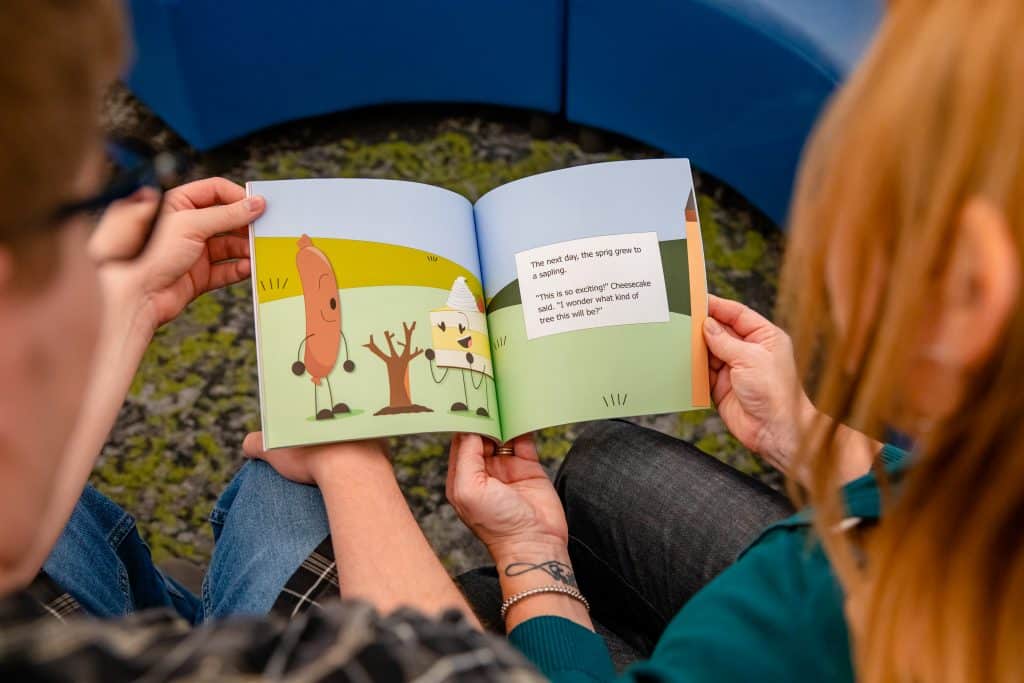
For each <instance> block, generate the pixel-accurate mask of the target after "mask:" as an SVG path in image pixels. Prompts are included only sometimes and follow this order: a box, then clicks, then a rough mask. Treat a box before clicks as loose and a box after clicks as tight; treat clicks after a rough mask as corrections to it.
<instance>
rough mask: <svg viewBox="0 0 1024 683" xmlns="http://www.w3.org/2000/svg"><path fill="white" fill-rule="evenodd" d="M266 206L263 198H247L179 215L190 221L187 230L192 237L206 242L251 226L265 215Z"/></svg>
mask: <svg viewBox="0 0 1024 683" xmlns="http://www.w3.org/2000/svg"><path fill="white" fill-rule="evenodd" d="M266 206H267V203H266V201H265V200H264V199H263V197H247V198H246V199H240V200H239V201H237V202H232V203H231V204H223V205H220V206H211V207H209V208H206V209H193V210H191V211H183V212H181V213H179V214H178V215H179V216H181V217H182V218H183V219H185V220H187V221H188V222H187V224H186V225H187V229H188V230H189V232H190V233H191V234H192V235H194V236H195V237H198V238H200V239H202V240H204V241H205V240H207V239H209V238H211V237H213V236H214V235H219V234H220V233H222V232H231V231H232V230H237V229H238V228H242V227H245V226H247V225H249V224H250V223H252V222H253V221H254V220H256V219H257V218H258V217H259V215H260V214H261V213H263V209H265V208H266ZM186 217H187V218H186ZM179 220H181V219H179Z"/></svg>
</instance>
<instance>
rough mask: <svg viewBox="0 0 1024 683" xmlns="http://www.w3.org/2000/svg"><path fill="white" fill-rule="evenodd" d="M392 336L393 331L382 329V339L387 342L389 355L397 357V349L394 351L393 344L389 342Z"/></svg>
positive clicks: (393, 334) (393, 335)
mask: <svg viewBox="0 0 1024 683" xmlns="http://www.w3.org/2000/svg"><path fill="white" fill-rule="evenodd" d="M394 338H395V333H394V332H388V331H387V330H384V341H386V342H387V343H388V348H389V349H391V357H392V358H398V351H395V345H394V344H392V343H391V340H392V339H394Z"/></svg>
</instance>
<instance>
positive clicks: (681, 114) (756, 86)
mask: <svg viewBox="0 0 1024 683" xmlns="http://www.w3.org/2000/svg"><path fill="white" fill-rule="evenodd" d="M568 2H569V24H568V46H567V77H566V104H565V106H566V115H567V116H568V118H569V119H570V120H571V121H574V122H577V123H582V124H586V125H590V126H594V127H597V128H602V129H605V130H610V131H614V132H616V133H621V134H624V135H628V136H630V137H632V138H635V139H638V140H640V141H642V142H645V143H648V144H651V145H653V146H655V147H658V148H660V149H663V150H664V151H666V152H668V153H670V154H678V155H685V156H688V157H689V158H690V159H691V160H692V161H693V162H694V164H695V165H697V166H698V167H700V168H702V169H704V170H706V171H708V172H710V173H712V174H714V175H716V176H717V177H719V178H720V179H722V180H724V181H725V182H727V183H729V184H730V185H732V186H733V187H735V188H736V189H737V190H738V191H739V192H740V193H742V194H743V195H744V196H746V197H747V198H748V199H750V200H751V201H752V202H753V203H754V204H756V205H757V206H758V207H760V208H761V209H762V210H763V211H764V212H765V213H766V214H767V215H768V216H769V217H771V218H772V219H773V220H775V221H776V222H777V223H779V224H780V225H781V224H783V223H784V220H785V214H786V210H787V207H788V204H789V199H790V194H791V190H792V182H793V176H794V173H795V170H796V166H797V162H798V159H799V155H800V151H801V149H802V147H803V143H804V141H805V140H806V138H807V134H808V132H809V131H810V128H811V126H812V124H813V122H814V120H815V119H816V117H817V115H818V114H819V112H820V109H821V106H822V104H823V103H824V102H825V100H826V99H827V98H828V96H829V95H830V94H831V93H832V91H833V89H834V88H835V86H836V84H837V83H838V82H839V81H841V80H842V79H843V77H844V76H845V75H846V74H847V73H848V72H849V71H850V69H851V68H852V67H853V65H854V64H855V63H856V62H857V60H858V58H859V57H860V55H861V53H862V51H863V49H864V47H865V46H866V44H867V43H868V41H869V40H870V37H871V35H872V33H873V31H874V29H875V26H876V24H877V22H878V21H879V19H880V17H881V14H882V9H883V7H882V4H883V3H882V0H632V1H631V2H628V3H624V2H621V1H620V0H568Z"/></svg>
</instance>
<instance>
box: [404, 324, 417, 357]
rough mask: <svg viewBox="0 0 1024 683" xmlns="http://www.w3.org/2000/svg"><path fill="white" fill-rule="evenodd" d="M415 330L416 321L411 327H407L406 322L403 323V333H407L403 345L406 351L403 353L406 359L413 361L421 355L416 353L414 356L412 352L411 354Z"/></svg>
mask: <svg viewBox="0 0 1024 683" xmlns="http://www.w3.org/2000/svg"><path fill="white" fill-rule="evenodd" d="M415 329H416V321H415V320H413V321H412V325H411V326H410V325H407V324H406V323H404V322H403V323H402V332H404V333H405V342H404V343H403V344H402V346H403V347H405V350H404V351H403V353H404V354H405V357H406V358H408V359H409V360H412V359H413V358H415V357H416V356H417V355H419V354H418V353H414V354H412V355H410V352H409V349H410V345H411V344H412V332H413V330H415Z"/></svg>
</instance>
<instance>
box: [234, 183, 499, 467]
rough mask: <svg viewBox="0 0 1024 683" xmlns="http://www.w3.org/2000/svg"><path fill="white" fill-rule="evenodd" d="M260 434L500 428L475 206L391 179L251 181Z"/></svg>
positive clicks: (335, 437) (292, 438)
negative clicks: (263, 203) (257, 212)
mask: <svg viewBox="0 0 1024 683" xmlns="http://www.w3.org/2000/svg"><path fill="white" fill-rule="evenodd" d="M247 190H248V192H249V193H250V194H259V195H263V196H264V197H266V200H267V210H266V212H265V213H264V214H263V216H261V217H260V218H259V220H257V221H256V222H255V223H254V224H253V226H252V230H251V240H252V260H253V269H252V272H253V275H252V284H253V299H254V307H255V310H256V342H257V343H256V346H257V353H258V356H259V359H258V360H259V367H260V407H261V417H262V422H263V436H264V441H265V446H266V447H267V448H277V447H281V446H290V445H299V444H311V443H323V442H330V441H343V440H351V439H361V438H368V437H380V436H392V435H398V434H411V433H422V432H442V431H464V432H476V433H480V434H485V435H488V436H491V437H494V438H497V437H498V436H499V435H500V423H499V417H498V403H497V396H496V390H495V386H494V369H493V364H492V361H491V349H490V342H489V339H488V333H487V321H486V317H485V315H484V307H483V290H482V286H481V277H480V267H479V261H478V257H477V250H476V237H475V234H474V227H473V211H472V206H471V205H470V203H469V202H468V201H467V200H466V199H465V198H463V197H462V196H460V195H458V194H455V193H453V192H449V191H447V190H443V189H440V188H436V187H431V186H429V185H422V184H419V183H409V182H402V181H391V180H369V179H338V180H286V181H265V182H252V183H249V185H248V187H247Z"/></svg>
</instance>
